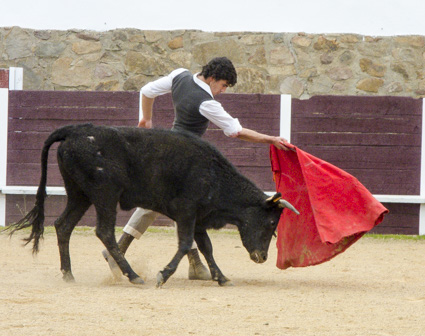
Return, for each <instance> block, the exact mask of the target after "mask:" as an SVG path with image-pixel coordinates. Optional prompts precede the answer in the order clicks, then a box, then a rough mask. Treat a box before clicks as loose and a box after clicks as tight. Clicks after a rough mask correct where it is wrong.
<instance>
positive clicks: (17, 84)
mask: <svg viewBox="0 0 425 336" xmlns="http://www.w3.org/2000/svg"><path fill="white" fill-rule="evenodd" d="M23 86H24V69H23V68H13V67H12V68H9V90H22V88H23Z"/></svg>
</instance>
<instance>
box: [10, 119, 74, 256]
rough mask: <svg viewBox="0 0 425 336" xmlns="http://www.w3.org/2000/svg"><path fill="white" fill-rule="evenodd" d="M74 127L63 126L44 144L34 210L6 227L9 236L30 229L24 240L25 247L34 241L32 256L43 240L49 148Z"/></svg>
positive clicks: (63, 138) (64, 137)
mask: <svg viewBox="0 0 425 336" xmlns="http://www.w3.org/2000/svg"><path fill="white" fill-rule="evenodd" d="M72 127H75V126H65V127H62V128H59V129H58V130H56V131H54V132H53V133H52V134H50V136H49V137H48V138H47V140H46V141H45V142H44V146H43V149H42V152H41V178H40V184H39V186H38V190H37V194H36V196H35V199H36V201H35V205H34V208H33V209H32V210H31V211H30V212H28V214H27V215H26V216H25V217H24V218H22V219H21V220H20V221H18V222H16V223H13V224H11V225H10V226H9V227H8V230H11V232H10V235H12V234H13V233H14V232H15V231H18V230H22V229H25V228H28V227H32V229H31V234H30V236H29V237H28V238H25V239H24V241H26V243H25V245H27V244H28V243H30V242H31V241H32V240H34V244H33V248H32V251H33V254H36V253H37V252H38V250H39V248H38V245H39V242H40V239H41V238H43V232H44V201H45V199H46V196H47V193H46V184H47V160H48V156H49V149H50V147H51V146H52V145H53V144H54V143H55V142H58V141H63V140H65V139H66V136H67V134H69V130H70V128H72Z"/></svg>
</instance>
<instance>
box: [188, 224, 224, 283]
mask: <svg viewBox="0 0 425 336" xmlns="http://www.w3.org/2000/svg"><path fill="white" fill-rule="evenodd" d="M195 241H196V244H197V245H198V249H199V250H200V251H201V253H202V254H203V255H204V257H205V259H206V261H207V263H208V267H209V268H210V272H211V277H212V279H213V280H214V281H217V282H218V284H219V285H220V286H229V285H232V282H231V281H230V279H228V278H227V277H225V276H224V274H223V273H222V272H221V270H220V268H218V266H217V264H216V262H215V260H214V257H213V247H212V244H211V240H210V237H209V236H208V233H207V232H206V231H205V230H203V231H198V232H195Z"/></svg>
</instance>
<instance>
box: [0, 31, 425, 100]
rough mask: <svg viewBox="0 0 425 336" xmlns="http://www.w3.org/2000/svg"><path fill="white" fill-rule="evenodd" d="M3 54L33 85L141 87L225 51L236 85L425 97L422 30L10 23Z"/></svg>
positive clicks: (239, 88)
mask: <svg viewBox="0 0 425 336" xmlns="http://www.w3.org/2000/svg"><path fill="white" fill-rule="evenodd" d="M0 55H1V59H0V68H8V67H12V66H13V67H22V68H24V89H25V90H100V91H115V90H139V89H140V87H141V86H143V85H144V84H145V83H147V82H149V81H151V80H153V79H156V78H158V77H160V76H162V75H165V74H168V73H169V72H170V71H172V70H173V69H175V68H178V67H185V68H188V69H190V70H192V71H199V70H200V67H201V66H202V65H203V64H205V63H206V62H207V61H208V60H209V59H211V58H212V57H215V56H227V57H229V58H230V59H231V60H232V61H233V62H234V64H235V66H236V68H237V71H238V84H237V85H236V86H235V87H234V88H232V89H231V90H229V92H236V93H263V94H281V93H285V94H291V95H292V96H293V97H296V98H301V99H304V98H309V97H311V96H315V95H324V94H326V95H391V96H410V97H424V96H425V78H424V76H425V70H424V68H425V67H424V65H425V37H424V36H394V37H371V36H362V35H352V34H336V35H312V34H304V33H298V34H297V33H279V34H276V33H250V32H234V33H214V32H202V31H194V30H175V31H142V30H136V29H117V30H111V31H106V32H96V31H85V30H68V31H57V30H31V29H22V28H19V27H7V28H0Z"/></svg>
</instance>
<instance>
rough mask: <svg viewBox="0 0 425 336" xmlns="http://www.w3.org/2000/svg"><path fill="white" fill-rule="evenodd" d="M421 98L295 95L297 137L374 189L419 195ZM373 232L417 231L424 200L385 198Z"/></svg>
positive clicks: (298, 142) (296, 141) (311, 150)
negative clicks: (380, 218)
mask: <svg viewBox="0 0 425 336" xmlns="http://www.w3.org/2000/svg"><path fill="white" fill-rule="evenodd" d="M421 134H422V99H413V98H406V97H358V96H356V97H354V96H353V97H338V96H317V97H313V98H311V99H309V100H298V99H293V100H292V135H291V140H292V143H294V144H296V145H297V146H299V147H300V148H301V149H303V150H305V151H307V152H309V153H311V154H313V155H315V156H317V157H319V158H321V159H323V160H326V161H328V162H330V163H332V164H334V165H335V166H337V167H339V168H342V169H344V170H345V171H347V172H349V173H350V174H352V175H354V176H355V177H357V178H358V179H359V180H360V182H362V183H363V184H364V185H365V186H366V187H367V188H368V189H369V190H370V191H371V192H372V193H373V194H389V195H419V193H420V190H419V187H420V169H421V167H420V163H421ZM385 206H386V207H387V208H388V209H389V210H390V214H389V215H387V216H386V217H385V220H384V222H383V223H382V224H380V225H379V226H378V227H376V228H375V229H374V232H385V233H405V234H417V233H418V223H419V205H415V204H413V205H412V204H385Z"/></svg>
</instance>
